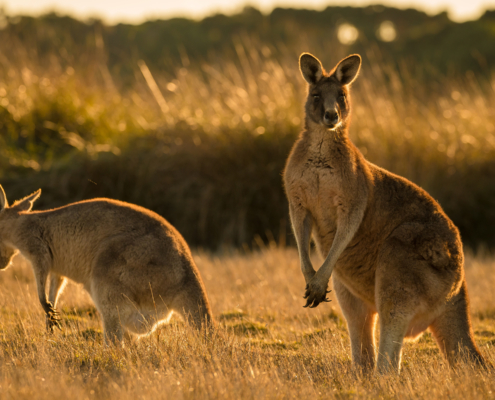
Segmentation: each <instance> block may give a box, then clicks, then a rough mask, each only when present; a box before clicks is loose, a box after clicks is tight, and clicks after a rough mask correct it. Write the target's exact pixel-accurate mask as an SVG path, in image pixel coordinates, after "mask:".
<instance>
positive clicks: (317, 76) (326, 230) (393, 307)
mask: <svg viewBox="0 0 495 400" xmlns="http://www.w3.org/2000/svg"><path fill="white" fill-rule="evenodd" d="M360 66H361V57H360V56H358V55H352V56H349V57H347V58H345V59H344V60H342V61H341V62H340V63H339V64H338V65H337V66H336V67H335V68H334V70H332V71H331V72H329V73H326V72H325V70H324V69H323V68H322V66H321V63H320V62H319V60H318V59H316V58H315V57H313V56H312V55H310V54H303V55H302V56H301V58H300V68H301V72H302V75H303V77H304V78H305V80H306V81H307V82H308V84H309V88H308V99H307V102H306V108H305V109H306V119H305V129H304V131H303V132H302V133H301V135H300V137H299V139H298V140H297V142H296V143H295V145H294V147H293V148H292V151H291V154H290V156H289V159H288V161H287V166H286V169H285V172H284V183H285V189H286V192H287V197H288V199H289V208H290V216H291V221H292V226H293V230H294V233H295V236H296V240H297V244H298V249H299V255H300V261H301V269H302V272H303V275H304V278H305V280H306V284H307V286H306V294H305V298H307V303H306V306H311V307H316V306H317V305H318V304H319V303H320V302H323V301H326V293H327V286H328V282H329V279H330V276H333V284H334V289H335V292H336V294H337V298H338V300H339V303H340V305H341V308H342V311H343V313H344V316H345V318H346V320H347V325H348V329H349V334H350V337H351V347H352V358H353V360H354V362H356V363H357V364H359V365H361V366H363V367H365V368H373V367H374V363H375V343H374V327H375V321H376V316H377V315H378V316H379V324H380V343H379V348H378V361H377V368H378V371H379V372H387V371H399V369H400V357H401V349H402V343H403V340H404V338H405V337H417V336H418V335H419V334H420V333H422V332H423V331H424V330H426V329H427V328H430V330H431V331H432V333H433V335H434V336H435V338H436V339H437V341H438V344H439V346H440V348H441V349H442V351H443V353H444V354H445V355H446V357H447V359H448V361H449V362H450V363H454V362H455V361H456V360H458V359H459V356H460V355H461V354H464V355H466V356H467V357H468V358H470V359H472V360H474V361H476V362H478V363H480V364H483V358H482V357H481V355H480V353H479V351H478V349H477V347H476V344H475V343H474V340H473V332H472V328H471V324H470V319H469V305H468V295H467V290H466V283H465V279H464V267H463V264H464V258H463V251H462V243H461V239H460V236H459V232H458V230H457V228H456V227H455V226H454V224H453V223H452V222H451V221H450V219H449V218H448V217H447V215H445V213H444V212H443V210H442V208H441V207H440V205H439V204H438V203H437V202H436V201H435V200H434V199H433V198H432V197H431V196H430V195H428V193H426V192H425V191H424V190H423V189H421V188H420V187H418V186H416V185H415V184H413V183H412V182H410V181H408V180H407V179H405V178H402V177H400V176H397V175H394V174H392V173H390V172H389V171H386V170H384V169H382V168H380V167H378V166H376V165H373V164H372V163H370V162H368V161H367V160H366V159H365V158H364V157H363V155H362V154H361V153H360V152H359V150H358V149H357V148H356V147H355V146H354V144H353V143H352V142H351V141H350V139H349V137H348V126H349V120H350V97H349V85H350V84H351V83H352V82H353V81H354V79H355V78H356V77H357V74H358V72H359V69H360ZM311 236H312V237H313V238H314V241H315V243H316V247H317V249H318V251H319V252H320V253H321V255H322V256H323V257H324V258H325V260H324V262H323V264H322V266H321V267H320V269H319V270H318V271H315V270H314V268H313V266H312V264H311V260H310V256H309V248H310V240H311Z"/></svg>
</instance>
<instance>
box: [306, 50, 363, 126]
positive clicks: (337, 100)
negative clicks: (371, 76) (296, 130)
mask: <svg viewBox="0 0 495 400" xmlns="http://www.w3.org/2000/svg"><path fill="white" fill-rule="evenodd" d="M299 67H300V69H301V73H302V76H303V77H304V79H305V80H306V82H308V84H309V90H308V99H307V101H306V123H307V124H309V126H311V125H313V124H316V125H319V126H323V127H325V128H326V129H336V128H337V127H339V126H342V125H343V126H346V125H347V122H348V118H349V115H350V110H351V108H350V107H351V106H350V98H349V85H350V84H351V83H352V82H354V80H355V79H356V77H357V75H358V73H359V69H360V67H361V56H359V55H358V54H354V55H351V56H349V57H346V58H344V59H343V60H342V61H340V62H339V63H338V64H337V66H336V67H335V68H334V69H333V70H332V71H330V72H329V73H326V72H325V70H324V69H323V67H322V65H321V62H320V60H318V59H317V58H316V57H314V56H313V55H311V54H309V53H303V54H302V55H301V57H300V58H299Z"/></svg>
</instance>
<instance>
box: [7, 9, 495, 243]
mask: <svg viewBox="0 0 495 400" xmlns="http://www.w3.org/2000/svg"><path fill="white" fill-rule="evenodd" d="M384 24H385V26H386V27H388V29H389V33H390V27H391V26H392V30H393V35H392V36H390V35H389V36H388V39H387V36H386V35H385V37H384V36H383V35H381V34H380V30H381V29H382V28H383V26H384ZM342 27H346V29H347V31H346V32H342ZM0 28H1V29H0V183H1V184H2V185H3V186H4V188H5V189H6V192H7V196H8V197H9V199H10V200H15V199H16V198H19V197H22V196H24V195H26V194H28V193H30V192H31V191H33V190H35V189H37V188H39V187H41V188H42V189H43V194H42V197H41V199H40V200H39V201H38V202H37V205H36V208H38V209H40V208H48V207H54V206H60V205H63V204H66V203H68V202H71V201H76V200H81V199H85V198H92V197H96V196H106V197H112V198H117V199H121V200H124V201H129V202H133V203H137V204H140V205H143V206H145V207H148V208H150V209H153V210H155V211H157V212H158V213H160V214H161V215H163V216H164V217H165V218H167V219H168V220H169V221H170V222H171V223H172V224H174V225H175V226H176V227H177V228H178V229H179V231H180V232H181V233H182V234H183V235H184V236H185V238H186V240H188V241H189V242H190V243H191V244H192V245H195V246H204V247H209V248H218V247H219V246H222V245H234V246H239V245H244V244H247V245H250V244H252V243H253V241H255V242H256V241H257V242H258V243H259V242H260V240H261V241H264V242H266V241H272V240H275V241H280V242H283V243H285V242H287V241H288V242H290V241H292V236H291V235H290V223H289V220H288V215H287V202H286V199H285V195H284V192H283V188H282V180H281V172H282V170H283V167H284V163H285V159H286V157H287V155H288V152H289V150H290V148H291V146H292V144H293V142H294V140H295V138H296V137H297V134H298V132H299V131H300V130H301V124H302V119H303V110H302V104H303V102H304V98H305V90H306V88H305V85H304V82H303V80H302V78H301V77H300V74H299V71H298V65H297V58H298V56H299V54H300V53H301V52H303V51H310V52H312V53H314V54H315V55H317V56H318V57H319V58H320V59H321V60H322V61H323V62H324V65H326V66H327V67H329V68H330V67H332V66H333V65H334V64H335V63H336V62H337V61H338V60H339V59H340V58H342V57H344V56H345V55H347V54H350V53H356V52H357V53H360V54H362V55H363V57H364V63H363V70H362V73H361V76H360V78H359V79H358V81H357V82H356V83H355V84H354V87H353V100H354V102H353V103H354V117H353V123H352V125H351V137H352V139H353V140H354V141H355V143H356V144H357V145H358V146H359V148H360V149H361V150H362V152H363V153H364V154H365V155H366V157H367V158H368V159H369V160H370V161H372V162H375V163H377V164H378V165H380V166H383V167H385V168H388V169H390V170H392V171H394V172H396V173H399V174H401V175H404V176H406V177H408V178H410V179H411V180H413V181H414V182H415V183H417V184H419V185H420V186H422V187H424V188H425V189H426V190H428V191H429V192H430V193H431V194H432V195H433V196H434V197H435V198H437V199H438V200H439V201H440V203H441V204H442V206H443V207H444V209H445V210H446V212H447V213H448V214H449V216H450V217H451V218H452V219H453V220H454V222H455V223H456V224H457V225H458V226H459V228H460V229H461V233H462V236H463V238H464V241H465V243H466V244H468V245H470V246H473V247H476V246H479V245H488V246H493V245H494V244H495V51H493V49H494V48H495V11H487V12H486V13H485V14H484V15H483V16H482V17H481V18H480V19H479V20H477V21H470V22H466V23H462V24H459V23H454V22H452V21H450V20H449V18H448V16H447V15H446V14H445V13H442V14H439V15H436V16H428V15H426V14H425V13H423V12H420V11H417V10H412V9H409V10H398V9H394V8H388V7H382V6H372V7H365V8H351V7H329V8H327V9H325V10H323V11H312V10H293V9H280V8H277V9H275V10H274V11H273V12H271V13H270V14H268V15H264V14H262V13H260V12H259V11H257V10H256V9H253V8H250V7H248V8H245V9H244V10H243V11H242V12H240V13H239V14H236V15H232V16H224V15H215V16H212V17H208V18H205V19H203V20H201V21H193V20H188V19H171V20H165V21H163V20H156V21H148V22H145V23H143V24H140V25H128V24H119V25H115V26H108V25H105V24H104V23H102V22H101V21H99V20H90V21H79V20H77V19H74V18H71V17H65V16H57V15H55V14H49V15H44V16H41V17H37V18H34V17H23V16H16V17H11V16H6V15H3V16H2V17H1V18H0ZM342 33H344V36H341V35H340V34H342ZM345 34H347V36H345ZM343 38H344V39H346V38H347V39H349V38H350V39H351V40H343Z"/></svg>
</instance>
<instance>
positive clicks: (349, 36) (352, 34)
mask: <svg viewBox="0 0 495 400" xmlns="http://www.w3.org/2000/svg"><path fill="white" fill-rule="evenodd" d="M358 36H359V32H358V30H357V29H356V27H355V26H354V25H351V24H342V25H340V26H339V27H338V30H337V37H338V38H339V42H340V43H342V44H347V45H349V44H353V43H354V42H355V41H356V40H357V38H358Z"/></svg>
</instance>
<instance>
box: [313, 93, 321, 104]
mask: <svg viewBox="0 0 495 400" xmlns="http://www.w3.org/2000/svg"><path fill="white" fill-rule="evenodd" d="M313 100H314V101H315V102H316V101H318V100H320V96H318V95H317V94H315V95H314V96H313Z"/></svg>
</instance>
